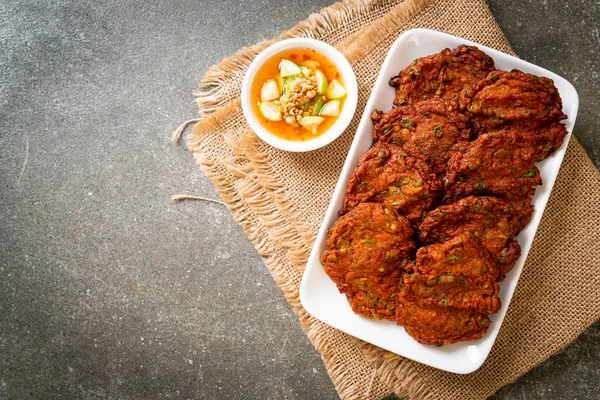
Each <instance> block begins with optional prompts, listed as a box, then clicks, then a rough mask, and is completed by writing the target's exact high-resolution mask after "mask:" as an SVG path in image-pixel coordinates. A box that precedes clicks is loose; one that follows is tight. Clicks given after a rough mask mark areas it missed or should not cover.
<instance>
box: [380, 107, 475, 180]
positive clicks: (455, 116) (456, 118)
mask: <svg viewBox="0 0 600 400" xmlns="http://www.w3.org/2000/svg"><path fill="white" fill-rule="evenodd" d="M448 108H449V106H448V103H446V102H445V101H444V100H441V99H431V100H424V101H421V102H419V103H416V104H411V105H406V106H402V107H399V108H395V109H392V110H391V111H388V112H387V113H385V114H384V113H382V112H381V111H375V112H374V113H373V114H372V115H371V119H372V120H373V122H374V124H375V127H374V129H373V139H374V140H375V141H376V142H377V141H380V142H385V143H392V144H397V145H399V146H402V148H403V149H404V151H406V153H407V154H408V155H410V156H412V157H417V158H419V159H422V160H424V161H425V162H427V164H429V165H430V166H431V168H432V169H433V172H434V173H436V174H437V175H438V176H443V175H444V173H445V172H446V164H447V163H448V159H449V158H450V150H451V149H452V147H453V146H454V145H455V144H456V143H461V142H467V141H468V140H469V138H470V135H471V128H470V127H469V124H468V119H467V117H466V116H465V115H463V114H461V113H459V112H456V111H449V110H448Z"/></svg>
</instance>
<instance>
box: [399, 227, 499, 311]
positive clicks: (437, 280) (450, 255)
mask: <svg viewBox="0 0 600 400" xmlns="http://www.w3.org/2000/svg"><path fill="white" fill-rule="evenodd" d="M498 274H499V270H498V265H497V263H496V261H495V260H494V257H493V256H492V255H491V254H490V252H489V251H488V250H487V249H486V248H485V247H484V246H483V245H482V244H481V242H480V241H479V239H477V238H476V237H474V236H472V235H468V234H463V235H459V236H456V237H454V238H452V239H450V240H449V241H447V242H445V243H440V244H432V245H429V246H426V247H421V248H420V249H419V250H418V251H417V260H416V263H415V269H414V272H412V273H407V274H405V275H404V277H403V285H402V287H401V290H400V299H407V300H410V301H414V302H416V303H417V304H418V305H419V306H421V307H431V306H438V307H451V308H456V309H465V310H471V311H474V312H478V313H482V314H493V313H495V312H497V311H498V310H499V309H500V299H499V298H498V293H499V292H500V287H499V286H498V283H497V282H496V280H497V279H498Z"/></svg>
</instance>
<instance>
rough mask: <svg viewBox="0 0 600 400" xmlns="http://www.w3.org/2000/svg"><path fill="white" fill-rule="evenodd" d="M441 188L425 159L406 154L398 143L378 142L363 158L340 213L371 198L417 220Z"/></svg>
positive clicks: (412, 219) (413, 220) (419, 220)
mask: <svg viewBox="0 0 600 400" xmlns="http://www.w3.org/2000/svg"><path fill="white" fill-rule="evenodd" d="M441 190H442V184H441V182H440V180H439V179H438V178H437V177H436V176H435V174H433V173H432V172H431V170H430V169H429V167H428V165H427V164H426V163H425V162H423V161H421V160H419V159H417V158H414V157H407V156H406V153H405V152H404V151H403V150H402V148H401V147H399V146H396V145H392V144H385V143H377V144H376V145H375V146H373V147H372V148H371V149H370V150H369V151H367V152H366V153H365V154H363V156H362V157H361V158H360V160H359V162H358V166H357V167H356V170H355V171H354V174H353V175H352V178H350V181H349V182H348V189H347V190H346V197H345V199H344V206H343V208H342V210H341V211H340V213H342V214H343V213H345V212H347V211H348V210H350V209H352V208H353V207H356V206H357V205H358V204H360V203H363V202H369V201H371V202H378V203H382V204H385V205H387V206H389V207H392V208H394V209H396V210H397V211H398V212H399V213H400V214H402V215H404V216H405V217H406V218H408V220H409V221H410V222H411V223H412V224H418V223H419V222H421V218H422V216H423V212H424V211H425V210H429V209H431V208H432V207H433V205H434V204H435V202H436V200H437V199H438V197H439V195H440V194H441Z"/></svg>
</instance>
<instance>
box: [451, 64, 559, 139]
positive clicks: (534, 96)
mask: <svg viewBox="0 0 600 400" xmlns="http://www.w3.org/2000/svg"><path fill="white" fill-rule="evenodd" d="M461 109H463V110H464V109H466V110H468V111H469V112H471V113H472V114H473V123H474V125H475V127H476V128H477V130H478V132H485V131H488V130H492V129H497V128H499V127H500V126H502V125H506V124H510V123H515V122H527V123H530V122H532V121H535V122H539V123H546V122H550V121H560V120H562V119H565V118H566V115H564V114H563V112H562V99H561V98H560V95H559V93H558V89H557V88H556V86H554V82H553V81H552V79H548V78H544V77H539V76H535V75H531V74H526V73H524V72H521V71H519V70H517V69H513V70H512V71H510V72H507V71H500V70H496V71H492V72H490V73H489V74H488V75H487V77H486V78H485V79H484V80H481V81H479V82H477V84H475V85H470V86H467V87H465V89H464V90H463V92H462V93H461Z"/></svg>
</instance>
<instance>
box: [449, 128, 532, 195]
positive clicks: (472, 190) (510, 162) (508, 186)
mask: <svg viewBox="0 0 600 400" xmlns="http://www.w3.org/2000/svg"><path fill="white" fill-rule="evenodd" d="M535 161H536V155H535V151H534V149H532V148H531V147H530V146H529V145H528V143H527V141H525V140H523V139H522V138H520V137H519V136H518V135H515V134H514V133H512V132H507V131H500V132H493V133H486V134H483V135H481V136H479V137H478V138H477V139H475V140H474V141H472V142H469V143H468V144H464V145H459V146H456V148H455V151H453V152H452V155H451V157H450V160H449V161H448V170H447V172H446V177H445V178H444V189H445V190H446V196H445V199H444V202H445V203H450V202H453V201H455V200H456V199H458V198H461V197H466V196H470V195H490V194H491V195H500V196H506V197H509V198H511V197H517V198H523V197H526V196H529V194H530V193H531V188H532V187H534V186H536V185H541V184H542V178H541V177H540V171H539V170H538V169H537V167H536V166H535Z"/></svg>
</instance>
